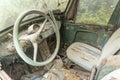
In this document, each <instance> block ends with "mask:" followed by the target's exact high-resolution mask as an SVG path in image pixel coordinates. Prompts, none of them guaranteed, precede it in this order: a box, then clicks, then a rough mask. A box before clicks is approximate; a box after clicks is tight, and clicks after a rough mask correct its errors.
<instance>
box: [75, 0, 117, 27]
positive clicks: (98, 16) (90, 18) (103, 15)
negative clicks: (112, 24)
mask: <svg viewBox="0 0 120 80" xmlns="http://www.w3.org/2000/svg"><path fill="white" fill-rule="evenodd" d="M117 2H118V0H79V7H78V12H77V16H76V23H87V24H99V25H107V23H108V21H109V19H110V16H111V15H112V13H113V11H114V9H115V7H116V5H117Z"/></svg>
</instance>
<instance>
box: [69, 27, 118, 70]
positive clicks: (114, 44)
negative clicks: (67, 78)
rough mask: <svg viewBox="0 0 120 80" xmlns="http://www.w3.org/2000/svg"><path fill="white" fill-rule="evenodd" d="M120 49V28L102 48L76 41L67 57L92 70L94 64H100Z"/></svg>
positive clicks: (70, 47)
mask: <svg viewBox="0 0 120 80" xmlns="http://www.w3.org/2000/svg"><path fill="white" fill-rule="evenodd" d="M119 49H120V28H119V29H118V30H116V31H115V32H114V33H113V35H112V36H111V37H110V39H109V40H108V41H107V43H106V44H105V45H104V47H103V49H102V50H99V49H97V48H95V47H92V46H90V45H88V44H85V43H81V42H75V43H73V44H71V45H70V46H69V47H68V49H67V57H68V58H69V59H70V60H71V61H72V62H74V63H75V64H77V65H79V66H80V67H83V68H84V69H85V70H88V71H90V70H91V69H92V67H93V65H96V66H99V65H100V64H101V62H102V60H103V59H104V58H107V57H108V56H112V55H114V54H115V53H116V52H117V51H118V50H119Z"/></svg>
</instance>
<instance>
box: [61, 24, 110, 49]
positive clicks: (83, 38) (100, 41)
mask: <svg viewBox="0 0 120 80" xmlns="http://www.w3.org/2000/svg"><path fill="white" fill-rule="evenodd" d="M61 31H62V37H63V41H64V43H65V44H66V45H70V44H71V43H73V42H84V43H87V44H90V45H92V46H94V47H97V48H100V49H101V48H102V47H103V46H104V44H105V43H106V42H107V40H108V38H109V35H110V34H111V32H106V31H105V29H104V27H101V26H97V25H96V26H95V25H79V24H74V23H71V22H66V23H65V24H64V27H62V30H61Z"/></svg>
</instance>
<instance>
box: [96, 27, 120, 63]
mask: <svg viewBox="0 0 120 80" xmlns="http://www.w3.org/2000/svg"><path fill="white" fill-rule="evenodd" d="M119 49H120V28H119V29H117V30H116V31H115V32H114V33H113V34H112V36H111V37H110V39H109V40H108V42H107V43H106V44H105V46H104V47H103V49H102V53H101V57H100V59H99V63H98V65H100V63H101V61H102V59H103V58H106V57H108V56H111V55H114V54H115V53H116V52H117V51H118V50H119Z"/></svg>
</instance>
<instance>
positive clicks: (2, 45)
mask: <svg viewBox="0 0 120 80" xmlns="http://www.w3.org/2000/svg"><path fill="white" fill-rule="evenodd" d="M39 21H40V20H39V18H38V19H33V20H31V21H28V22H24V23H22V25H21V26H20V32H19V34H20V36H21V35H22V34H26V33H27V29H28V27H29V26H30V25H32V24H37V25H39V26H40V25H41V23H40V22H39ZM57 24H58V26H59V29H60V26H61V22H60V21H57ZM37 29H38V27H35V30H37ZM12 31H13V30H12V26H11V28H10V29H7V30H5V31H4V32H1V34H0V59H2V58H4V57H6V56H9V55H14V54H16V51H15V48H14V44H13V35H12ZM52 34H54V30H53V28H52V25H51V23H50V22H47V23H46V25H45V27H44V29H43V31H42V33H41V37H42V38H43V39H44V38H47V37H48V36H50V35H52Z"/></svg>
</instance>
